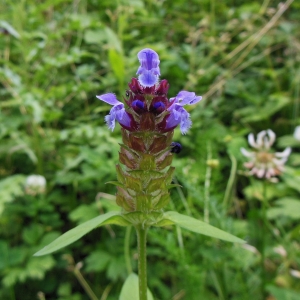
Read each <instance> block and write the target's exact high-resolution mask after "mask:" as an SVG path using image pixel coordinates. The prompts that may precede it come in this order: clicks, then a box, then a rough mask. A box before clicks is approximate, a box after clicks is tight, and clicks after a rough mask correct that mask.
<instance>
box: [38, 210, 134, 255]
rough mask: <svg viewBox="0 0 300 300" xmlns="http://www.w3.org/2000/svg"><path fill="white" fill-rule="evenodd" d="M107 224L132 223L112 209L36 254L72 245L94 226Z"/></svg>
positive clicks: (72, 230) (65, 234)
mask: <svg viewBox="0 0 300 300" xmlns="http://www.w3.org/2000/svg"><path fill="white" fill-rule="evenodd" d="M106 224H117V225H121V226H126V225H130V223H129V222H128V221H126V220H125V219H124V218H123V217H122V216H121V215H120V212H118V211H111V212H109V213H106V214H104V215H101V216H98V217H96V218H94V219H92V220H89V221H87V222H85V223H83V224H80V225H79V226H77V227H75V228H73V229H71V230H69V231H67V232H66V233H64V234H63V235H61V236H60V237H59V238H57V239H56V240H54V241H53V242H52V243H50V244H49V245H48V246H46V247H44V248H43V249H41V250H40V251H38V252H37V253H35V254H34V256H41V255H46V254H49V253H52V252H54V251H57V250H59V249H61V248H63V247H65V246H68V245H70V244H71V243H73V242H75V241H77V240H79V239H80V238H81V237H82V236H84V235H86V234H87V233H88V232H90V231H91V230H93V229H94V228H96V227H98V226H102V225H106Z"/></svg>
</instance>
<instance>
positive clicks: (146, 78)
mask: <svg viewBox="0 0 300 300" xmlns="http://www.w3.org/2000/svg"><path fill="white" fill-rule="evenodd" d="M137 56H138V59H139V61H140V64H141V66H140V67H139V68H138V70H137V73H136V74H137V75H139V82H140V84H141V85H142V86H144V87H151V86H153V85H155V84H156V83H157V81H158V76H159V75H160V70H159V66H158V65H159V62H160V61H159V57H158V55H157V53H156V52H155V51H153V50H152V49H149V48H146V49H143V50H141V51H140V52H139V53H138V55H137Z"/></svg>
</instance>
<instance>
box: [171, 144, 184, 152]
mask: <svg viewBox="0 0 300 300" xmlns="http://www.w3.org/2000/svg"><path fill="white" fill-rule="evenodd" d="M181 150H182V146H181V144H179V143H177V142H172V143H171V152H172V153H176V154H178V153H180V152H181Z"/></svg>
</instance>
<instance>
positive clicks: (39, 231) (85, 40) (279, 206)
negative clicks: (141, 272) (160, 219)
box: [0, 0, 300, 300]
mask: <svg viewBox="0 0 300 300" xmlns="http://www.w3.org/2000/svg"><path fill="white" fill-rule="evenodd" d="M0 6H1V9H0V41H1V42H0V99H1V101H0V123H1V125H0V278H1V287H0V298H1V299H3V300H6V299H7V300H18V299H22V300H32V299H40V300H42V299H47V300H50V299H59V300H86V299H90V298H89V296H88V294H87V293H86V292H85V290H84V289H83V287H82V284H83V279H82V278H81V277H80V276H83V277H84V278H85V280H86V282H87V283H88V284H89V285H90V287H91V289H92V290H93V291H94V293H95V294H96V295H97V297H98V299H101V300H105V299H108V300H114V299H118V295H119V293H120V290H121V287H122V284H123V282H124V280H125V278H126V277H127V274H128V271H129V268H128V267H126V263H125V256H124V238H125V230H124V228H116V227H113V226H112V227H105V228H101V229H97V230H94V231H93V232H92V233H90V234H89V235H87V236H86V237H84V238H83V239H81V240H80V241H78V242H76V243H74V244H72V245H71V246H69V247H68V248H66V249H63V250H61V251H59V252H57V253H55V254H53V255H48V256H45V257H38V258H37V257H32V254H33V253H34V252H36V251H37V250H39V249H41V247H43V245H45V244H47V243H49V242H50V241H52V240H53V239H55V238H56V237H57V236H59V235H60V234H61V233H63V232H65V231H67V230H69V229H71V228H73V227H74V226H76V225H77V224H79V223H81V222H83V221H86V220H88V219H89V218H92V217H95V216H97V215H98V214H101V213H103V212H106V211H108V210H110V209H115V206H114V202H113V199H114V197H113V196H111V195H114V194H115V187H114V186H112V185H105V182H107V181H109V180H114V179H115V178H116V175H115V164H116V163H117V161H118V150H119V145H118V143H119V142H120V128H119V126H117V128H116V129H115V131H114V132H113V133H112V132H109V130H108V129H107V128H106V126H105V124H104V116H105V115H106V114H107V113H108V112H109V109H110V107H109V106H108V105H105V104H103V103H101V102H99V101H98V100H97V99H96V98H95V95H96V94H103V93H107V92H115V93H116V94H117V96H118V98H119V99H122V96H123V95H124V94H125V90H126V86H127V82H128V81H129V80H130V79H131V78H132V77H134V76H135V73H136V70H137V68H138V65H139V64H138V61H137V57H136V54H137V52H138V51H140V50H141V49H143V48H145V47H150V48H152V49H154V50H155V51H156V52H157V53H158V54H159V56H160V59H161V74H162V77H161V78H166V79H168V80H169V83H170V85H171V88H170V91H169V96H170V97H174V96H175V95H176V94H177V93H178V92H179V91H180V90H182V89H185V90H189V91H194V92H196V93H197V94H198V95H203V96H204V100H203V101H201V102H200V104H199V105H196V106H195V107H189V108H190V113H191V115H192V120H193V127H192V129H191V130H190V131H189V132H188V134H187V135H185V136H181V134H180V132H179V131H176V133H175V140H176V141H178V142H180V143H181V144H182V145H183V151H182V152H181V153H180V154H179V155H177V156H176V157H175V158H174V165H175V166H176V178H175V179H174V180H175V181H176V180H177V181H178V182H179V183H180V184H181V185H182V188H181V189H178V190H176V189H174V190H173V191H172V202H171V203H170V205H169V209H172V210H178V211H179V212H182V213H185V214H189V215H192V216H193V217H196V218H199V219H203V218H204V213H205V217H206V220H209V222H210V223H211V224H212V225H215V226H217V227H219V228H222V229H223V230H226V231H229V232H231V233H233V234H235V235H237V236H239V237H241V238H243V239H245V240H247V243H248V244H249V245H244V246H241V245H233V244H230V243H225V242H221V241H218V240H214V239H210V238H207V237H203V236H197V235H195V234H193V233H190V232H186V231H180V230H178V229H176V228H173V227H172V228H171V227H170V228H167V229H151V231H150V234H149V246H148V247H149V248H148V261H149V267H148V274H149V287H150V289H151V290H152V292H153V294H154V296H155V299H161V300H165V299H172V300H180V299H188V300H198V299H205V300H213V299H220V300H227V299H234V300H247V299H251V300H252V299H263V298H264V297H263V296H262V293H261V289H260V280H261V279H260V278H261V276H260V270H261V269H260V257H261V254H260V251H259V249H260V237H259V233H260V229H259V228H260V225H261V224H260V221H259V219H260V207H261V200H262V192H261V191H262V187H261V182H260V181H257V180H254V179H252V178H249V177H246V176H244V175H243V165H242V164H243V161H244V159H243V157H242V155H241V153H240V147H245V148H247V147H248V146H247V140H246V136H247V134H248V133H249V132H254V133H257V132H259V131H261V130H264V129H268V128H270V129H272V130H273V131H274V132H276V134H277V136H278V137H279V138H278V140H277V143H276V149H278V151H281V150H282V149H283V148H284V147H286V146H293V154H292V155H291V157H290V159H289V161H288V167H287V168H286V173H285V174H284V175H283V176H282V177H281V179H280V180H279V182H278V183H277V184H271V185H269V186H268V190H267V198H268V218H269V220H268V224H267V225H268V232H267V237H266V238H267V243H266V260H265V269H266V273H267V295H266V297H265V298H264V299H268V300H272V299H277V300H285V299H290V300H296V299H300V239H299V232H300V225H299V219H300V199H299V194H300V169H299V166H300V155H299V149H300V141H297V140H296V139H294V138H293V135H292V134H293V131H294V128H295V126H296V125H299V124H300V116H299V100H300V99H299V89H300V24H299V15H300V2H299V1H292V0H288V1H287V2H279V1H272V0H264V1H243V0H225V1H216V0H188V1H187V0H172V1H171V0H165V1H164V0H144V1H143V0H119V1H111V0H43V1H42V0H34V1H33V0H17V1H13V0H2V1H1V4H0ZM207 159H215V160H216V161H214V162H215V163H214V164H212V165H211V164H210V165H207V163H206V162H207ZM30 174H40V175H43V176H44V177H45V178H46V180H47V192H46V193H44V194H36V195H34V194H28V193H26V190H25V188H24V183H25V180H26V177H27V176H28V175H30ZM127 234H130V233H129V232H127ZM250 245H251V246H250ZM125 252H126V251H125ZM128 257H129V258H130V261H131V264H132V268H133V270H134V271H136V264H137V256H136V239H135V236H134V234H133V233H132V234H130V235H129V254H128Z"/></svg>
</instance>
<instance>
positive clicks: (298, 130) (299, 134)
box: [294, 126, 300, 141]
mask: <svg viewBox="0 0 300 300" xmlns="http://www.w3.org/2000/svg"><path fill="white" fill-rule="evenodd" d="M294 138H295V139H296V140H298V141H300V126H297V127H296V128H295V131H294Z"/></svg>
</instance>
